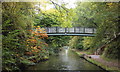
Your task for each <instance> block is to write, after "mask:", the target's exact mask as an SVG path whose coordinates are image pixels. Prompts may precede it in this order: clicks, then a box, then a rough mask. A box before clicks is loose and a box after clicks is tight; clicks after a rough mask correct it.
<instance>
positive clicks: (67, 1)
mask: <svg viewBox="0 0 120 72" xmlns="http://www.w3.org/2000/svg"><path fill="white" fill-rule="evenodd" d="M52 1H54V2H56V3H57V4H59V5H61V4H62V3H65V4H67V5H66V7H67V8H69V9H70V8H75V7H76V5H75V2H76V1H77V0H58V2H57V1H55V0H52ZM50 8H54V5H47V7H46V10H48V9H50Z"/></svg>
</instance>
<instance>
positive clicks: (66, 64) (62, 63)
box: [27, 49, 105, 72]
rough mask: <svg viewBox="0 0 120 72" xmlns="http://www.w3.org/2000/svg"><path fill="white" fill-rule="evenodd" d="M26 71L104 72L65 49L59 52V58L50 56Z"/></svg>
mask: <svg viewBox="0 0 120 72" xmlns="http://www.w3.org/2000/svg"><path fill="white" fill-rule="evenodd" d="M27 70H92V71H94V72H95V71H96V70H98V71H99V70H101V71H100V72H105V71H103V70H102V69H101V68H99V67H97V66H95V65H93V64H91V63H89V62H87V61H86V60H84V59H82V58H80V57H79V56H78V55H77V54H76V53H75V52H73V51H71V50H67V49H64V50H63V51H61V52H60V53H59V56H50V59H49V60H47V61H44V62H40V63H38V64H37V65H35V66H31V67H29V68H28V69H27ZM92 71H90V72H92ZM98 71H96V72H98Z"/></svg>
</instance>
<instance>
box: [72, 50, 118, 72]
mask: <svg viewBox="0 0 120 72" xmlns="http://www.w3.org/2000/svg"><path fill="white" fill-rule="evenodd" d="M72 51H74V52H75V53H76V54H78V55H79V57H81V58H83V59H85V60H86V61H88V62H90V63H92V64H94V65H96V66H98V67H100V68H102V69H104V70H106V71H108V72H120V68H119V65H118V64H117V63H116V62H110V61H107V60H105V59H103V58H101V57H100V55H89V54H87V53H86V52H85V51H84V52H83V51H79V50H76V49H72Z"/></svg>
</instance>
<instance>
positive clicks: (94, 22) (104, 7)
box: [73, 2, 120, 58]
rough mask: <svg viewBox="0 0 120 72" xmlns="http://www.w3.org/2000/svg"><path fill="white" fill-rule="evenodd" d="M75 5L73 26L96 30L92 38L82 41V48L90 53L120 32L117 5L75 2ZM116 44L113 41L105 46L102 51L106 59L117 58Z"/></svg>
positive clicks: (117, 46)
mask: <svg viewBox="0 0 120 72" xmlns="http://www.w3.org/2000/svg"><path fill="white" fill-rule="evenodd" d="M76 4H77V7H76V8H75V12H76V16H75V18H74V21H73V22H74V26H81V27H95V28H96V29H97V33H96V36H95V37H94V38H91V39H89V38H85V39H84V40H83V46H84V48H86V49H87V48H89V49H90V51H91V52H95V51H96V50H97V49H98V48H100V47H101V46H103V45H105V44H107V43H108V42H109V41H111V40H112V39H114V38H116V37H117V36H118V34H119V31H120V28H119V27H120V25H119V23H118V21H119V11H118V10H119V9H118V5H119V4H118V3H112V2H107V3H106V2H104V3H103V2H100V3H99V2H83V3H81V2H77V3H76ZM118 40H119V39H118ZM118 43H119V42H118V41H114V43H111V44H108V45H107V46H106V48H105V51H104V54H105V56H106V57H109V58H117V55H118V52H117V50H118V48H119V44H118Z"/></svg>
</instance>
